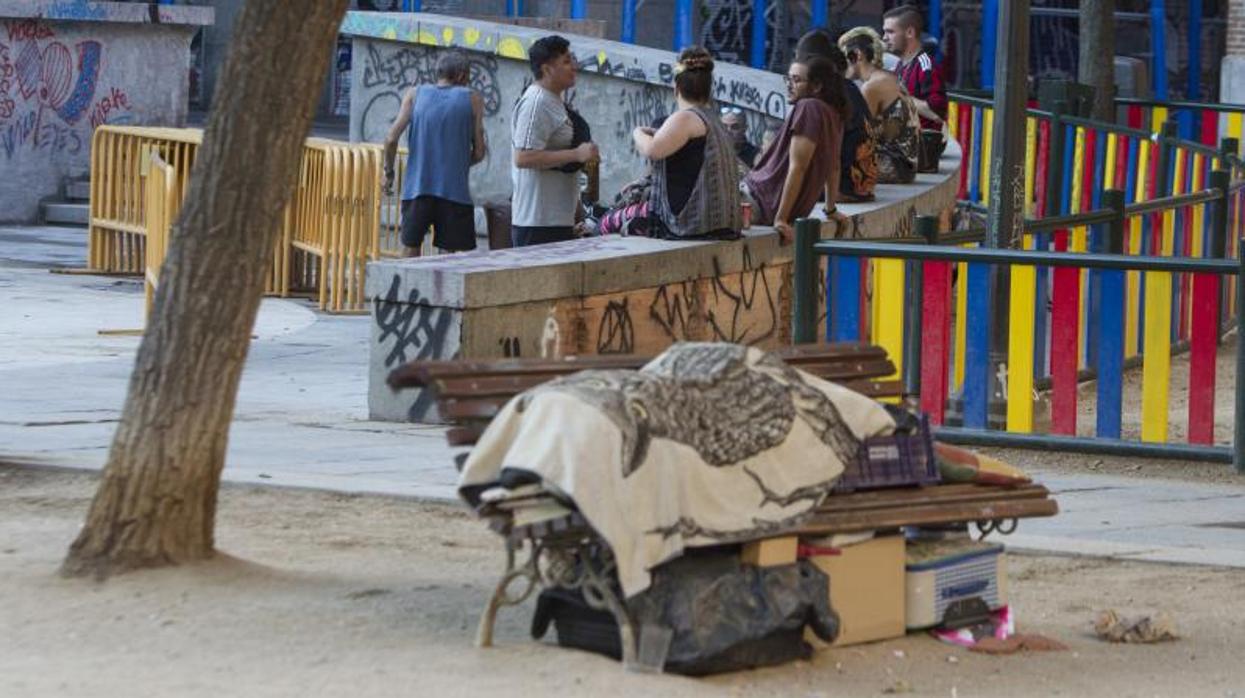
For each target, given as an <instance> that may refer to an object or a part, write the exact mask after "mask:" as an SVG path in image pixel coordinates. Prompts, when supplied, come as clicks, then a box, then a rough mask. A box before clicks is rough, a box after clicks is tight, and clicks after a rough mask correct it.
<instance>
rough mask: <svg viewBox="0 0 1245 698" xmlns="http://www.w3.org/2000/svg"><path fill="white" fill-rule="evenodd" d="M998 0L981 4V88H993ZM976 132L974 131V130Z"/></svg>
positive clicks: (984, 0) (997, 27) (990, 0)
mask: <svg viewBox="0 0 1245 698" xmlns="http://www.w3.org/2000/svg"><path fill="white" fill-rule="evenodd" d="M998 31H999V0H983V2H982V4H981V88H982V89H983V90H993V89H994V52H995V50H996V49H998ZM974 133H976V132H974Z"/></svg>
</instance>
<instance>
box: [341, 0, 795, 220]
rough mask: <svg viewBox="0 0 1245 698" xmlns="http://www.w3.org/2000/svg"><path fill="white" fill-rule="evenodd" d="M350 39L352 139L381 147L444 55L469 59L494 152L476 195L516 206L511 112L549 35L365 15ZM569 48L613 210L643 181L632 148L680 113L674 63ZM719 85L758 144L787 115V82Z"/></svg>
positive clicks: (724, 68)
mask: <svg viewBox="0 0 1245 698" xmlns="http://www.w3.org/2000/svg"><path fill="white" fill-rule="evenodd" d="M342 31H343V33H344V34H348V35H353V36H354V37H355V41H354V50H353V56H352V59H351V61H352V62H351V87H350V137H351V140H356V141H358V140H362V141H368V142H377V143H378V142H382V141H383V140H384V138H385V134H386V133H387V132H388V129H389V126H390V124H391V123H392V122H393V119H394V117H395V116H396V115H397V113H398V107H399V105H400V104H401V99H402V94H403V93H404V92H405V91H406V90H407V89H409V88H411V87H413V86H415V85H418V84H421V83H429V82H434V76H435V68H436V60H437V55H438V54H439V52H440V51H443V50H445V48H446V47H449V46H453V47H456V48H460V49H464V50H466V52H467V56H468V58H469V60H470V62H471V85H472V87H473V88H474V89H476V90H477V91H479V93H480V94H481V95H482V96H483V98H484V104H485V135H486V136H487V140H488V143H489V145H490V147H489V153H488V157H487V159H486V160H485V161H484V162H483V163H481V164H480V165H478V166H476V167H474V168H472V173H471V176H472V180H471V187H472V194H473V196H474V197H475V199H476V202H477V203H481V204H488V203H497V202H502V201H506V200H507V199H509V197H510V157H511V154H510V148H509V145H508V144H509V142H510V119H511V110H512V108H513V106H514V104H515V102H516V101H518V99H519V97H520V95H522V93H523V91H524V90H525V89H526V88H527V87H528V85H530V84H531V82H532V75H531V72H530V70H529V69H528V65H527V60H526V56H527V46H528V45H530V44H531V42H532V41H534V40H535V39H537V38H539V37H540V36H542V35H543V33H544V32H542V31H540V30H532V29H524V28H521V27H511V26H507V25H499V24H492V23H488V22H477V21H473V20H467V19H462V20H450V18H429V17H428V16H427V15H423V16H419V15H401V14H387V13H363V12H351V13H349V14H348V15H347V18H346V22H345V23H344V24H343V27H342ZM570 38H571V40H572V45H571V50H572V51H573V52H574V53H575V55H576V58H577V60H578V61H579V65H580V76H579V83H578V84H577V86H576V87H575V88H574V89H572V90H571V91H569V92H568V94H567V99H568V101H569V102H570V104H571V105H572V106H573V107H574V108H575V109H577V110H579V111H580V113H581V114H582V115H583V116H584V118H585V119H586V120H587V121H588V123H589V124H591V126H592V135H593V140H594V141H596V142H597V144H598V145H599V146H600V148H601V152H602V164H601V191H602V194H603V198H604V199H605V200H607V201H608V200H609V199H610V198H612V197H613V195H614V194H615V193H616V192H617V191H618V190H620V189H621V188H622V187H623V185H625V184H626V183H627V182H629V181H631V180H633V179H635V178H636V177H639V176H640V175H642V174H643V173H644V171H645V168H646V163H645V161H644V160H643V159H642V158H640V157H639V156H638V155H637V154H636V153H635V151H634V148H633V146H632V144H631V131H632V129H633V128H635V127H636V126H647V125H649V124H650V123H652V122H653V120H654V119H657V118H658V117H662V116H665V115H667V114H669V113H670V112H671V111H672V110H673V108H674V93H673V90H672V89H671V88H670V84H671V81H672V80H673V79H674V68H673V64H674V58H675V57H674V54H673V53H671V52H669V51H661V50H657V49H650V48H645V47H641V46H631V45H627V44H620V43H617V42H613V41H603V40H599V39H587V38H584V37H578V36H573V37H570ZM715 80H716V85H715V87H714V92H715V97H716V99H717V100H718V102H719V103H721V104H726V105H736V106H739V107H740V108H741V109H742V110H743V112H744V114H745V117H746V119H747V121H748V127H749V138H750V139H751V140H752V141H753V142H760V140H761V138H762V137H763V135H764V133H765V131H766V129H767V128H772V127H775V126H777V125H778V123H780V120H781V119H782V118H783V117H784V116H785V115H786V110H787V100H786V96H785V93H786V90H785V87H784V85H783V82H782V78H781V76H779V75H776V74H764V73H758V72H756V71H751V70H748V69H745V68H741V67H738V66H733V65H725V64H721V65H720V66H719V68H718V69H717V70H716V71H715ZM589 95H590V97H589Z"/></svg>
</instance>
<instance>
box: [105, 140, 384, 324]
mask: <svg viewBox="0 0 1245 698" xmlns="http://www.w3.org/2000/svg"><path fill="white" fill-rule="evenodd" d="M202 137H203V136H202V132H201V131H199V130H197V129H165V128H147V127H116V126H102V127H100V128H98V129H96V131H95V134H94V136H93V138H92V151H91V205H90V211H91V216H90V232H89V237H88V240H89V251H88V255H87V257H88V267H89V268H91V269H93V270H96V271H100V272H110V273H128V274H144V275H145V276H147V277H148V282H149V284H150V288H149V289H148V292H149V293H151V292H152V291H153V290H154V284H155V283H156V282H157V280H158V274H159V266H160V264H161V263H162V262H163V259H164V255H165V252H166V251H167V249H168V247H167V246H168V228H169V227H170V226H171V224H172V222H173V220H174V219H175V218H176V215H177V213H178V210H179V209H180V207H181V202H182V201H183V200H184V198H185V196H186V192H187V190H188V188H189V182H190V171H191V167H192V166H193V164H194V159H195V155H196V154H197V151H198V147H199V144H200V143H201V141H202ZM145 158H151V160H150V161H149V162H156V161H158V163H159V164H158V165H156V166H155V167H154V168H149V167H147V164H145V163H144V159H145ZM381 171H382V168H381V150H380V149H379V148H378V147H377V146H375V145H369V144H354V145H352V144H349V143H343V142H338V141H331V140H325V139H317V138H311V139H308V140H307V143H306V145H305V147H304V150H303V158H302V162H301V164H300V170H299V180H298V186H297V189H296V190H295V192H294V196H293V198H292V200H291V201H290V203H289V205H288V206H287V208H286V210H285V214H284V218H283V224H282V231H281V234H280V236H279V237H278V239H277V242H276V249H275V250H274V254H273V263H272V271H271V274H270V277H269V280H268V285H267V292H268V293H269V294H275V295H280V296H287V295H289V293H290V291H291V289H292V288H293V289H295V290H310V291H312V292H313V293H314V295H315V297H316V298H317V300H318V302H319V305H320V308H321V309H322V310H327V311H330V312H357V311H362V310H364V309H365V308H366V299H365V298H364V295H363V286H364V276H365V272H366V265H367V262H368V261H369V260H373V259H376V258H377V257H378V256H379V255H380V254H381V253H382V250H385V253H387V254H393V255H400V254H402V247H401V242H400V241H399V240H398V231H399V227H398V221H399V218H400V212H398V211H397V210H396V209H397V208H398V206H399V204H398V203H396V199H397V197H396V196H395V197H393V198H394V200H395V202H394V203H393V204H392V206H393V207H394V209H395V210H394V213H395V215H394V216H393V217H392V219H391V220H390V219H388V218H382V211H381V203H382V198H381V182H382V180H381ZM153 172H155V173H156V174H155V178H157V179H162V180H163V184H162V185H161V186H163V187H165V188H166V189H167V193H168V196H169V197H170V199H169V201H168V202H165V200H164V199H162V198H161V199H158V200H159V201H160V202H161V203H164V204H167V205H165V206H164V207H162V208H161V209H160V210H156V211H152V210H149V208H150V206H152V205H153V204H152V203H150V202H151V201H154V200H156V199H152V198H151V197H153V196H154V194H153V191H152V187H153V186H156V183H153V181H152V177H153V175H152V173H153ZM398 191H400V189H399V190H398ZM382 221H383V222H384V223H385V225H384V226H382ZM382 227H385V228H386V229H387V233H386V234H387V235H389V237H388V238H387V241H386V245H385V246H382V244H381V240H380V233H381V229H382ZM157 230H158V233H156V232H153V231H157ZM155 234H158V235H161V236H163V237H161V239H160V240H159V241H155V240H154V239H153V235H155Z"/></svg>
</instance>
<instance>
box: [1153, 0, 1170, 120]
mask: <svg viewBox="0 0 1245 698" xmlns="http://www.w3.org/2000/svg"><path fill="white" fill-rule="evenodd" d="M1164 5H1165V3H1164V2H1163V0H1150V53H1152V54H1154V55H1153V56H1152V58H1151V63H1150V69H1151V70H1152V71H1153V77H1152V80H1153V85H1154V98H1155V99H1162V100H1165V99H1167V10H1166V7H1165V6H1164Z"/></svg>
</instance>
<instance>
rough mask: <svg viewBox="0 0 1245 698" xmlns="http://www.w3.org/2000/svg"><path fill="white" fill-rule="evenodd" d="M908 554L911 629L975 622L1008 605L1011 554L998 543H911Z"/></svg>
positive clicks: (907, 614) (907, 619)
mask: <svg viewBox="0 0 1245 698" xmlns="http://www.w3.org/2000/svg"><path fill="white" fill-rule="evenodd" d="M905 559H906V560H907V563H906V565H905V570H906V575H905V584H904V586H905V603H904V615H905V624H906V625H907V626H908V628H909V629H913V628H929V627H933V626H936V625H942V626H946V627H952V628H954V627H962V626H965V625H971V624H973V623H976V622H979V621H982V620H985V619H986V618H988V617H989V614H990V611H994V610H997V609H999V608H1002V607H1003V606H1006V605H1007V556H1006V555H1005V554H1004V553H1003V546H1002V545H999V544H998V543H986V542H984V541H973V540H968V539H957V540H943V541H930V542H909V543H908V547H907V549H906V553H905Z"/></svg>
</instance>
